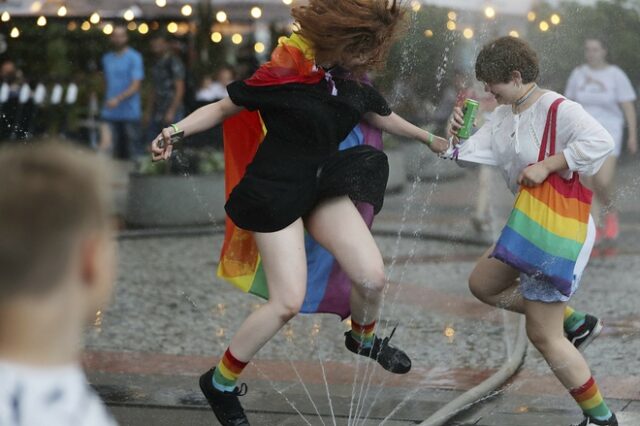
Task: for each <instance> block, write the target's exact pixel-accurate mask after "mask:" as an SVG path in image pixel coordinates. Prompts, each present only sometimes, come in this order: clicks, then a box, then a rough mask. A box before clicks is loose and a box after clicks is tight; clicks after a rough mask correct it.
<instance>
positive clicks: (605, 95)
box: [565, 39, 638, 240]
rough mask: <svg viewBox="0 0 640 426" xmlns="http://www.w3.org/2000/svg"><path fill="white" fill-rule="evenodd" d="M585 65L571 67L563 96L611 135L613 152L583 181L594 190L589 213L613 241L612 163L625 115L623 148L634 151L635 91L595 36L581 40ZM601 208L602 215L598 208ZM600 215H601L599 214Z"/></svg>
mask: <svg viewBox="0 0 640 426" xmlns="http://www.w3.org/2000/svg"><path fill="white" fill-rule="evenodd" d="M584 53H585V59H586V62H587V63H586V64H584V65H581V66H579V67H577V68H576V69H574V70H573V72H572V73H571V76H570V77H569V80H568V82H567V88H566V90H565V95H566V96H567V98H569V99H571V100H574V101H576V102H578V103H579V104H580V105H582V106H583V108H584V109H585V110H586V111H587V112H588V113H589V114H591V115H592V116H593V117H594V118H595V119H596V120H598V122H599V123H600V124H602V126H603V127H604V128H605V129H607V131H608V132H609V133H610V134H611V136H612V137H613V141H614V143H615V149H614V151H613V155H612V156H611V157H609V158H607V160H606V161H605V163H604V165H603V166H602V168H600V171H598V173H596V175H595V176H594V177H593V178H592V179H590V180H589V181H588V182H587V184H588V185H589V186H590V187H592V188H593V190H594V192H595V196H596V197H595V200H594V201H595V202H594V205H593V212H594V215H595V216H596V223H597V225H598V233H597V237H596V240H600V239H601V238H604V239H607V240H615V239H616V238H617V237H618V234H619V225H618V214H617V212H616V211H615V209H614V206H613V201H614V200H613V199H612V194H613V180H614V177H615V171H616V162H617V159H618V157H619V156H620V154H621V153H622V136H623V133H624V124H625V118H626V121H627V125H628V128H629V131H628V139H627V149H628V152H629V154H631V155H634V154H635V153H636V152H637V151H638V136H637V125H636V110H635V106H634V102H635V100H636V93H635V91H634V90H633V86H632V84H631V82H630V81H629V78H628V77H627V75H626V74H625V73H624V71H622V70H621V69H620V68H619V67H617V66H615V65H610V64H609V63H607V49H606V48H605V46H604V44H603V42H602V41H601V40H598V39H588V40H586V41H585V46H584ZM603 209H604V215H602V214H601V213H602V210H603ZM601 216H602V217H601Z"/></svg>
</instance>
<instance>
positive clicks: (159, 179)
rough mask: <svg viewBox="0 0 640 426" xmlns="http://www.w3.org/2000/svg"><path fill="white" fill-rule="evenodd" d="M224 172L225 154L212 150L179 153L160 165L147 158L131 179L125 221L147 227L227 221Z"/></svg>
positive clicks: (136, 225) (180, 151)
mask: <svg viewBox="0 0 640 426" xmlns="http://www.w3.org/2000/svg"><path fill="white" fill-rule="evenodd" d="M223 170H224V156H223V154H222V153H221V152H219V151H212V150H188V149H185V150H177V151H176V152H175V153H174V156H173V157H172V158H171V159H170V160H169V161H162V162H157V163H153V162H152V161H151V160H150V159H144V160H143V161H142V162H141V163H140V164H139V166H138V170H137V171H136V172H134V173H132V174H131V176H130V179H129V193H128V197H127V208H126V214H125V221H126V222H127V224H128V225H130V226H133V227H145V228H149V227H169V226H200V225H207V224H212V223H221V222H223V221H224V218H225V213H224V203H225V192H224V174H223V173H222V172H223Z"/></svg>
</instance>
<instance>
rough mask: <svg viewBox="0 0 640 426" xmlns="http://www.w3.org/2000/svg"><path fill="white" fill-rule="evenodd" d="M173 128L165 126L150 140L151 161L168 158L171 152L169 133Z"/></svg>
mask: <svg viewBox="0 0 640 426" xmlns="http://www.w3.org/2000/svg"><path fill="white" fill-rule="evenodd" d="M173 132H174V130H173V129H172V128H171V127H167V128H166V129H163V130H162V133H160V134H159V135H158V136H157V137H156V138H155V139H154V140H153V142H151V159H152V160H153V161H160V160H168V159H169V157H171V153H172V152H173V145H172V144H171V134H172V133H173Z"/></svg>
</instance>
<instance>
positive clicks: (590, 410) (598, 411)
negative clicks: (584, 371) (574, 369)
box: [570, 377, 612, 421]
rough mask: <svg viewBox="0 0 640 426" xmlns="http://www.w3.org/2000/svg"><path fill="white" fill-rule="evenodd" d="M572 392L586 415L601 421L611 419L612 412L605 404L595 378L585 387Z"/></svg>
mask: <svg viewBox="0 0 640 426" xmlns="http://www.w3.org/2000/svg"><path fill="white" fill-rule="evenodd" d="M570 392H571V396H572V397H573V399H575V400H576V402H577V403H578V405H579V406H580V408H582V411H583V412H584V414H585V415H587V416H589V417H591V418H593V419H596V420H600V421H606V420H609V419H610V418H611V416H612V414H611V410H609V407H608V406H607V404H606V403H605V402H604V399H603V398H602V395H601V394H600V389H598V385H596V382H595V380H593V377H592V378H590V379H589V381H588V382H587V383H585V384H584V385H582V386H580V387H579V388H576V389H573V390H571V391H570Z"/></svg>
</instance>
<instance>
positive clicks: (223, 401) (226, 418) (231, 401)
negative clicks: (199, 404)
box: [200, 368, 250, 426]
mask: <svg viewBox="0 0 640 426" xmlns="http://www.w3.org/2000/svg"><path fill="white" fill-rule="evenodd" d="M214 371H215V368H212V369H211V370H209V371H207V372H206V373H204V374H203V375H202V376H200V389H201V390H202V393H203V394H204V396H205V398H207V401H208V402H209V405H210V406H211V408H212V409H213V414H215V415H216V418H217V419H218V421H219V422H220V424H221V425H223V426H250V425H249V420H248V419H247V416H246V415H245V414H244V410H243V409H242V405H240V400H239V399H238V397H239V396H244V395H246V394H247V385H246V384H245V383H243V384H242V385H241V386H240V388H235V389H234V391H233V392H221V391H219V390H218V389H216V388H214V387H213V383H212V379H213V372H214Z"/></svg>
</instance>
